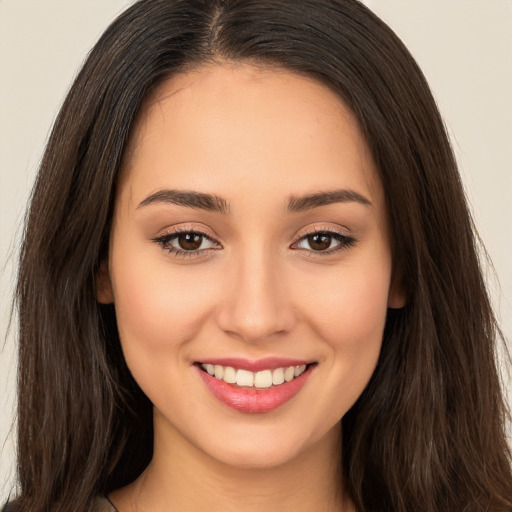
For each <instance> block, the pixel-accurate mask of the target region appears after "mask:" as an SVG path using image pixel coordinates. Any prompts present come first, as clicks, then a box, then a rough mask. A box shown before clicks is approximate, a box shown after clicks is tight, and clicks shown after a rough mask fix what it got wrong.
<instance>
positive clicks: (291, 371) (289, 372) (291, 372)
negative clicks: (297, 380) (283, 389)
mask: <svg viewBox="0 0 512 512" xmlns="http://www.w3.org/2000/svg"><path fill="white" fill-rule="evenodd" d="M293 377H295V368H294V367H293V366H290V367H289V368H286V370H285V371H284V380H285V381H286V382H290V381H291V380H292V379H293Z"/></svg>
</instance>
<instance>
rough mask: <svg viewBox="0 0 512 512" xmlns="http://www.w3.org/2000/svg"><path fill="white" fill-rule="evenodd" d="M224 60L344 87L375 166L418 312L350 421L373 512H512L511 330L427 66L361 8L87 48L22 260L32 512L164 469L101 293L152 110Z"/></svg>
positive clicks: (338, 1)
mask: <svg viewBox="0 0 512 512" xmlns="http://www.w3.org/2000/svg"><path fill="white" fill-rule="evenodd" d="M219 62H235V63H236V62H249V63H252V64H253V65H259V66H262V67H263V68H264V69H266V68H269V67H279V68H283V69H286V70H289V71H291V72H296V73H299V74H301V75H304V76H307V77H311V78H313V79H315V80H317V81H319V82H321V83H323V84H325V85H327V86H328V87H330V88H331V89H332V90H334V91H335V92H336V93H337V94H338V96H339V97H340V98H341V100H342V101H343V102H344V103H345V104H346V105H347V106H348V107H349V108H350V109H351V111H352V112H353V113H354V115H355V117H356V118H357V119H358V121H359V123H360V125H361V128H362V131H363V134H364V136H365V137H366V140H367V142H368V145H369V147H370V149H371V152H372V156H373V159H374V161H375V163H376V166H377V169H378V170H379V174H380V179H381V181H382V184H383V187H384V191H385V195H386V200H387V205H386V206H387V209H388V212H389V219H390V229H391V241H392V252H393V261H394V269H395V276H394V279H398V280H399V281H400V283H401V284H402V285H403V287H404V289H405V292H406V295H407V299H408V303H407V305H406V307H405V308H403V309H402V310H398V311H390V312H389V315H388V321H387V325H386V330H385V334H384V341H383V347H382V351H381V356H380V359H379V363H378V366H377V369H376V371H375V373H374V375H373V377H372V379H371V381H370V383H369V385H368V386H367V388H366V390H365V391H364V393H363V395H362V396H361V397H360V399H359V400H358V401H357V403H356V404H355V405H354V407H353V408H352V409H351V410H350V411H349V412H348V413H347V414H346V416H345V417H344V418H343V421H342V425H343V447H342V464H343V470H344V478H345V486H346V490H347V492H348V493H349V494H350V496H351V497H352V499H353V500H354V502H355V504H356V506H357V507H358V510H360V511H365V512H373V511H375V512H376V511H379V512H382V511H397V512H406V511H407V512H410V511H411V510H417V509H418V508H419V507H420V508H421V509H422V510H424V511H425V512H434V511H435V512H439V511H445V510H465V511H467V512H471V511H480V510H492V511H496V512H498V511H505V510H510V508H511V507H512V488H511V484H510V482H511V481H512V475H511V467H510V458H511V454H510V450H509V448H508V445H507V442H506V437H505V430H504V427H505V420H506V407H505V403H504V399H503V395H502V392H501V389H500V384H499V378H498V374H497V370H496V362H495V341H496V340H497V339H498V338H499V334H500V333H499V330H498V328H497V324H496V321H495V318H494V316H493V313H492V309H491V306H490V303H489V299H488V296H487V292H486V289H485V285H484V282H483V278H482V273H481V270H480V265H479V261H478V248H477V246H476V242H475V240H476V236H475V230H474V226H473V224H472V221H471V217H470V214H469V212H468V207H467V204H466V201H465V197H464V193H463V189H462V185H461V182H460V178H459V175H458V172H457V167H456V162H455V159H454V156H453V153H452V150H451V148H450V144H449V141H448V137H447V135H446V131H445V128H444V126H443V122H442V120H441V118H440V116H439V113H438V110H437V107H436V104H435V101H434V99H433V97H432V95H431V93H430V90H429V88H428V85H427V83H426V81H425V79H424V77H423V75H422V73H421V71H420V70H419V68H418V67H417V65H416V63H415V62H414V60H413V58H412V57H411V55H410V54H409V52H408V51H407V50H406V49H405V47H404V46H403V44H402V43H401V42H400V40H399V39H398V38H397V37H396V35H395V34H394V33H393V32H392V31H391V29H389V27H387V26H386V25H385V24H384V23H383V22H382V21H381V20H380V19H379V18H378V17H377V16H375V15H374V14H372V13H371V12H370V11H369V10H368V9H367V8H365V7H364V6H363V5H362V4H360V3H359V2H357V1H356V0H293V1H292V0H265V1H261V0H174V1H161V0H142V1H139V2H137V3H136V4H134V5H133V6H132V7H130V8H129V9H128V10H126V11H125V12H124V13H123V14H122V15H121V16H120V17H119V18H118V19H117V20H116V21H114V23H113V24H112V25H111V26H110V27H109V28H108V29H107V31H106V32H105V33H104V34H103V36H102V37H101V39H100V40H99V42H98V43H97V44H96V46H95V47H94V49H93V50H92V52H91V54H90V55H89V57H88V59H87V61H86V63H85V64H84V67H83V69H82V70H81V72H80V73H79V75H78V76H77V78H76V80H75V83H74V84H73V86H72V88H71V90H70V92H69V94H68V96H67V98H66V100H65V102H64V104H63V106H62V109H61V111H60V113H59V115H58V117H57V119H56V122H55V125H54V127H53V130H52V133H51V136H50V139H49V142H48V145H47V148H46V152H45V154H44V157H43V160H42V163H41V167H40V171H39V174H38V177H37V180H36V183H35V187H34V190H33V195H32V201H31V205H30V210H29V213H28V217H27V224H26V233H25V238H24V242H23V245H22V251H21V256H20V270H19V278H18V286H17V296H16V300H17V304H18V309H19V318H20V327H19V347H20V348H19V351H20V352H19V371H18V387H19V393H18V409H19V416H18V417H19V421H18V425H19V427H18V428H19V430H18V477H19V483H20V491H21V492H20V498H19V503H20V505H21V507H22V510H27V511H28V510H30V511H31V512H39V511H40V512H43V511H49V510H50V509H51V510H52V511H53V510H55V511H59V510H62V511H64V510H66V511H67V510H70V509H73V510H76V511H77V512H82V511H84V512H85V511H86V510H89V508H90V506H91V503H92V500H93V498H94V496H95V495H98V494H105V493H107V492H109V491H111V490H113V489H115V488H118V487H121V486H123V485H125V484H127V483H129V482H130V481H132V480H134V479H135V478H136V477H137V476H138V475H139V474H140V472H141V471H142V470H143V469H144V467H145V466H146V465H147V464H148V463H149V461H150V459H151V457H152V449H153V445H152V443H153V438H152V406H151V403H150V402H149V400H148V398H147V397H146V396H145V395H144V394H143V393H142V391H141V390H140V388H139V387H138V385H137V384H136V383H135V381H134V380H133V378H132V376H131V374H130V372H129V370H128V368H127V367H126V364H125V362H124V358H123V355H122V350H121V346H120V343H119V335H118V332H117V326H116V319H115V308H114V306H113V305H100V304H98V303H97V301H96V285H95V280H96V275H97V272H98V269H99V266H100V263H101V261H102V260H103V259H104V258H105V257H106V256H107V254H108V244H109V235H110V227H111V222H112V214H113V208H114V200H115V191H116V187H117V184H118V180H119V176H120V172H121V169H122V167H123V161H126V160H123V159H126V158H127V155H129V151H128V152H127V148H128V144H129V141H130V136H131V133H132V131H133V127H134V126H135V125H136V120H137V116H138V115H139V113H140V112H141V108H142V106H143V104H144V101H145V100H146V99H147V98H148V97H149V95H150V94H151V92H152V91H154V89H155V87H157V86H158V85H159V84H161V83H162V82H163V81H164V80H166V79H167V78H169V77H171V76H174V75H176V74H177V73H181V72H186V71H187V70H191V69H193V68H195V67H198V66H202V65H205V64H212V63H219Z"/></svg>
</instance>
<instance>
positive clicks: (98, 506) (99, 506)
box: [9, 497, 117, 512]
mask: <svg viewBox="0 0 512 512" xmlns="http://www.w3.org/2000/svg"><path fill="white" fill-rule="evenodd" d="M9 512H10V511H9ZM93 512H117V509H116V508H115V507H114V505H112V503H110V501H109V500H108V499H107V498H103V497H100V498H96V501H95V502H94V508H93Z"/></svg>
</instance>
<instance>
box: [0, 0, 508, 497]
mask: <svg viewBox="0 0 512 512" xmlns="http://www.w3.org/2000/svg"><path fill="white" fill-rule="evenodd" d="M130 3H131V2H129V1H127V0H72V1H69V0H3V1H2V0H0V337H1V338H0V342H3V340H4V338H6V342H5V346H3V345H0V347H3V350H2V351H1V352H0V503H1V501H2V500H3V499H4V498H5V497H6V496H7V493H8V491H9V489H11V488H12V481H13V474H14V443H13V436H12V434H11V435H10V434H9V432H10V429H11V424H12V422H13V402H14V383H15V364H16V359H15V355H14V345H15V341H14V336H13V335H12V333H11V334H7V323H8V318H9V306H10V300H11V294H12V285H13V282H14V275H15V261H16V251H17V247H18V245H19V235H20V231H21V221H22V218H23V211H24V207H25V204H26V201H27V198H28V195H29V191H30V187H31V185H32V182H33V179H34V173H35V170H36V168H37V164H38V161H39V159H40V155H41V152H42V149H43V147H44V143H45V140H46V138H47V135H48V131H49V128H50V126H51V123H52V120H53V118H54V116H55V115H56V113H57V111H58V108H59V105H60V104H61V102H62V100H63V97H64V95H65V93H66V91H67V89H68V87H69V85H70V83H71V81H72V79H73V77H74V75H75V73H76V72H77V70H78V68H79V66H80V64H81V62H82V61H83V59H84V58H85V56H86V54H87V51H88V50H89V49H90V48H91V46H92V45H93V44H94V42H95V41H96V40H97V38H98V37H99V36H100V34H101V33H102V31H103V30H104V29H105V27H106V26H107V25H108V23H109V22H110V21H111V20H112V19H113V18H114V16H115V15H116V14H118V13H119V12H121V11H122V10H123V9H124V8H125V7H126V6H127V5H129V4H130ZM365 3H366V4H367V5H369V6H370V7H371V8H372V9H374V10H375V12H377V14H379V15H380V16H381V17H382V18H383V19H384V20H385V21H387V22H388V23H389V24H390V25H391V27H392V28H393V29H394V30H395V31H396V32H397V33H398V35H399V36H400V37H401V38H402V39H403V40H404V42H405V43H406V45H407V46H408V47H409V49H410V50H411V51H412V53H413V55H414V56H415V57H416V59H417V60H418V62H419V64H420V66H421V67H422V68H423V71H424V73H425V75H426V76H427V79H428V80H429V82H430V84H431V86H432V88H433V90H434V94H435V96H436V98H437V100H438V103H439V106H440V108H441V111H442V113H443V115H444V117H445V120H446V124H447V126H448V128H449V131H450V134H451V136H452V140H453V144H454V147H455V150H456V153H457V156H458V159H459V162H460V165H461V172H462V174H463V179H464V182H465V184H466V188H467V193H468V196H469V199H470V202H471V204H472V207H473V210H474V215H475V219H476V224H477V226H478V229H479V231H480V234H481V236H482V238H483V240H484V242H485V243H486V245H487V249H488V251H489V253H490V255H491V258H492V260H493V261H494V265H495V269H496V273H497V275H498V277H499V281H500V283H501V291H500V289H499V287H498V285H497V282H496V280H495V279H494V278H492V272H490V273H489V275H490V280H489V282H490V285H491V289H492V291H493V298H494V300H495V303H496V306H497V308H498V311H499V313H500V315H501V320H502V326H503V329H504V332H505V335H506V337H507V339H509V340H510V339H512V227H511V226H512V200H511V196H512V169H511V163H512V149H511V148H512V94H511V93H510V91H512V1H511V0H367V1H366V2H365ZM510 387H512V386H508V388H510Z"/></svg>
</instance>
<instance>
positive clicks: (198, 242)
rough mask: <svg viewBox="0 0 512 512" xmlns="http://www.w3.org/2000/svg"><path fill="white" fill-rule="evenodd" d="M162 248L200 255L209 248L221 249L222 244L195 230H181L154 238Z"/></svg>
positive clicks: (175, 252) (190, 254) (189, 254)
mask: <svg viewBox="0 0 512 512" xmlns="http://www.w3.org/2000/svg"><path fill="white" fill-rule="evenodd" d="M153 242H155V243H157V244H158V245H160V246H161V247H162V249H164V250H166V251H168V252H170V253H171V254H175V255H178V254H180V253H182V254H187V255H188V256H194V255H199V254H200V253H202V252H204V251H207V250H209V249H220V248H221V246H220V245H219V244H217V243H216V242H214V241H213V240H212V239H211V238H210V237H209V236H207V235H205V234H203V233H200V232H195V231H180V232H177V233H172V234H168V235H162V236H159V237H156V238H153Z"/></svg>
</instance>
